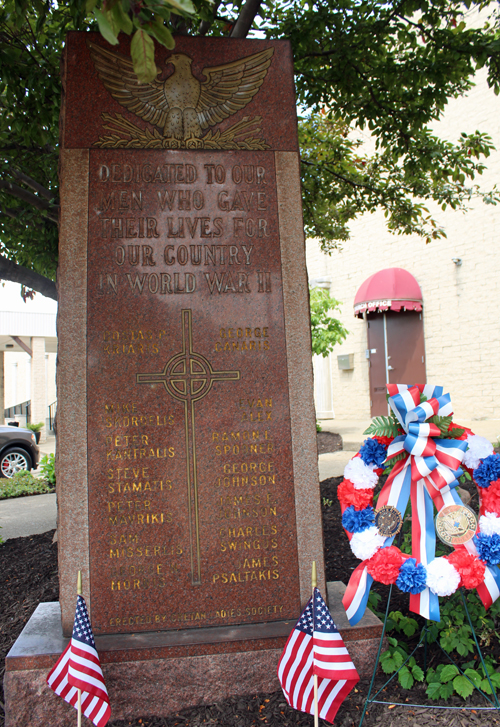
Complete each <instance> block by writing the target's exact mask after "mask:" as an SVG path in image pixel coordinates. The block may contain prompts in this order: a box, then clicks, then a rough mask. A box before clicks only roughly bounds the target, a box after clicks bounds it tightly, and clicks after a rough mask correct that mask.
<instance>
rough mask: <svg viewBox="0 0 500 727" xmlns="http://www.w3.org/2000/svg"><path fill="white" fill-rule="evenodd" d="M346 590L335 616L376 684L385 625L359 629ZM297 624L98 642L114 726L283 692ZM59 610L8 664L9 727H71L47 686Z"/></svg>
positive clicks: (36, 627)
mask: <svg viewBox="0 0 500 727" xmlns="http://www.w3.org/2000/svg"><path fill="white" fill-rule="evenodd" d="M344 589H345V586H344V585H343V584H342V583H329V584H328V597H329V602H330V610H331V613H332V616H333V618H334V620H335V622H336V623H337V624H338V626H339V629H340V631H341V633H342V637H343V639H344V641H345V643H346V645H347V648H348V649H349V653H350V654H351V657H352V659H353V661H354V663H355V664H356V667H357V669H358V672H359V674H360V676H361V678H368V677H369V676H371V672H372V669H373V664H374V660H375V657H376V653H377V648H378V643H379V639H380V634H381V633H382V624H381V622H380V621H379V619H378V618H377V617H376V616H374V615H373V614H372V613H371V612H370V611H367V613H366V615H365V617H364V618H363V619H362V621H361V622H360V623H359V624H358V625H357V626H355V627H350V626H349V625H348V623H347V619H346V617H345V614H344V613H343V609H342V604H341V602H340V597H341V595H342V593H343V590H344ZM293 626H294V622H293V621H275V622H271V623H267V624H255V625H250V626H234V627H220V628H210V629H186V630H184V631H170V632H154V633H140V634H127V635H121V636H119V635H116V636H115V635H112V636H101V637H97V638H96V647H97V649H98V651H99V656H100V659H101V664H102V668H103V672H104V677H105V680H106V685H107V689H108V693H109V697H110V704H111V710H112V712H111V713H112V719H127V718H128V719H132V718H136V717H142V716H153V715H154V716H168V715H170V714H173V713H175V712H177V711H179V710H181V709H185V708H187V707H193V706H196V705H200V704H213V703H215V702H220V701H222V700H224V699H226V698H228V697H234V696H240V695H248V694H256V693H259V692H272V691H275V690H276V689H279V688H280V685H279V682H278V679H277V677H276V667H277V664H278V660H279V657H280V655H281V653H282V651H283V647H284V645H285V642H286V639H287V638H288V635H289V633H290V631H291V629H292V628H293ZM67 643H68V640H67V639H65V638H64V637H63V633H62V627H61V610H60V607H59V603H41V604H40V605H39V606H38V608H37V609H36V611H35V613H34V614H33V616H32V617H31V618H30V620H29V621H28V623H27V624H26V626H25V628H24V630H23V632H22V634H21V635H20V636H19V638H18V639H17V641H16V643H15V644H14V646H13V647H12V649H11V650H10V652H9V654H8V656H7V659H6V671H5V678H4V689H5V727H26V725H30V727H45V725H46V724H57V725H58V727H66V726H67V727H72V725H74V723H75V713H74V710H73V708H72V707H70V706H69V705H68V704H66V702H64V700H62V699H61V698H60V697H57V696H56V695H55V694H54V693H53V692H52V691H51V690H50V689H49V687H48V686H47V684H46V678H47V674H48V673H49V671H50V669H51V668H52V666H53V665H54V664H55V662H56V661H57V659H58V658H59V656H60V654H61V653H62V651H63V650H64V648H65V646H66V644H67Z"/></svg>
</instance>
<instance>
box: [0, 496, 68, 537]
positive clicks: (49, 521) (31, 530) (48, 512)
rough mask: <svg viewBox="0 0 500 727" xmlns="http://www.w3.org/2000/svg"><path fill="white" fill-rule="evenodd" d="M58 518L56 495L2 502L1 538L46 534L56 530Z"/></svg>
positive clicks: (0, 515)
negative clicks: (48, 531)
mask: <svg viewBox="0 0 500 727" xmlns="http://www.w3.org/2000/svg"><path fill="white" fill-rule="evenodd" d="M56 517H57V512H56V496H55V493H54V494H50V495H33V496H32V497H14V498H13V499H12V500H0V528H2V529H1V530H0V537H2V538H3V539H4V540H8V539H9V538H24V537H25V536H26V535H36V534H37V533H46V532H47V530H53V529H54V528H55V526H56Z"/></svg>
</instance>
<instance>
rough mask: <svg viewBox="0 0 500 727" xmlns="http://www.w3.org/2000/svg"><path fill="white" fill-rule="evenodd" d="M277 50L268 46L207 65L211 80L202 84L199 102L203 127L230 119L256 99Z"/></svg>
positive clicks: (204, 72) (206, 71) (207, 72)
mask: <svg viewBox="0 0 500 727" xmlns="http://www.w3.org/2000/svg"><path fill="white" fill-rule="evenodd" d="M273 53H274V48H267V50H263V51H260V53H254V55H251V56H247V57H246V58H240V59H239V60H237V61H234V62H233V63H226V64H225V65H223V66H214V67H213V68H204V69H203V74H204V75H205V76H206V78H207V80H206V81H205V82H203V83H202V84H201V93H200V98H199V100H198V104H197V106H196V111H197V113H198V119H199V121H200V126H201V128H202V129H206V128H207V127H209V126H214V124H218V123H220V122H221V121H222V120H223V119H227V117H228V116H231V115H232V114H235V113H236V112H237V111H239V110H240V109H242V108H244V107H245V106H246V105H247V104H248V103H249V102H250V101H251V100H252V98H253V97H254V96H255V94H256V93H257V91H258V90H259V88H260V87H261V86H262V83H263V81H264V78H265V77H266V74H267V69H268V68H269V66H270V65H271V57H272V55H273Z"/></svg>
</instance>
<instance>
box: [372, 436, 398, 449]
mask: <svg viewBox="0 0 500 727" xmlns="http://www.w3.org/2000/svg"><path fill="white" fill-rule="evenodd" d="M373 438H374V439H376V440H377V442H378V443H379V444H383V445H384V447H387V446H388V445H389V444H390V443H391V442H392V440H393V439H394V437H373Z"/></svg>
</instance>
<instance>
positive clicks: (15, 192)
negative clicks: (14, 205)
mask: <svg viewBox="0 0 500 727" xmlns="http://www.w3.org/2000/svg"><path fill="white" fill-rule="evenodd" d="M0 189H4V190H5V191H6V192H7V194H11V195H12V196H13V197H16V198H17V199H22V200H23V202H27V203H28V204H30V205H32V206H33V207H36V209H37V210H40V211H41V212H43V213H44V214H45V215H46V216H47V217H48V218H49V220H52V222H55V223H56V224H57V223H58V221H59V220H58V214H57V213H58V210H59V208H58V207H57V206H56V205H52V204H49V203H48V202H45V201H44V200H43V199H40V197H37V196H36V194H32V193H31V192H28V190H27V189H23V188H22V187H19V186H18V185H17V184H14V183H13V182H6V181H5V180H2V179H0Z"/></svg>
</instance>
